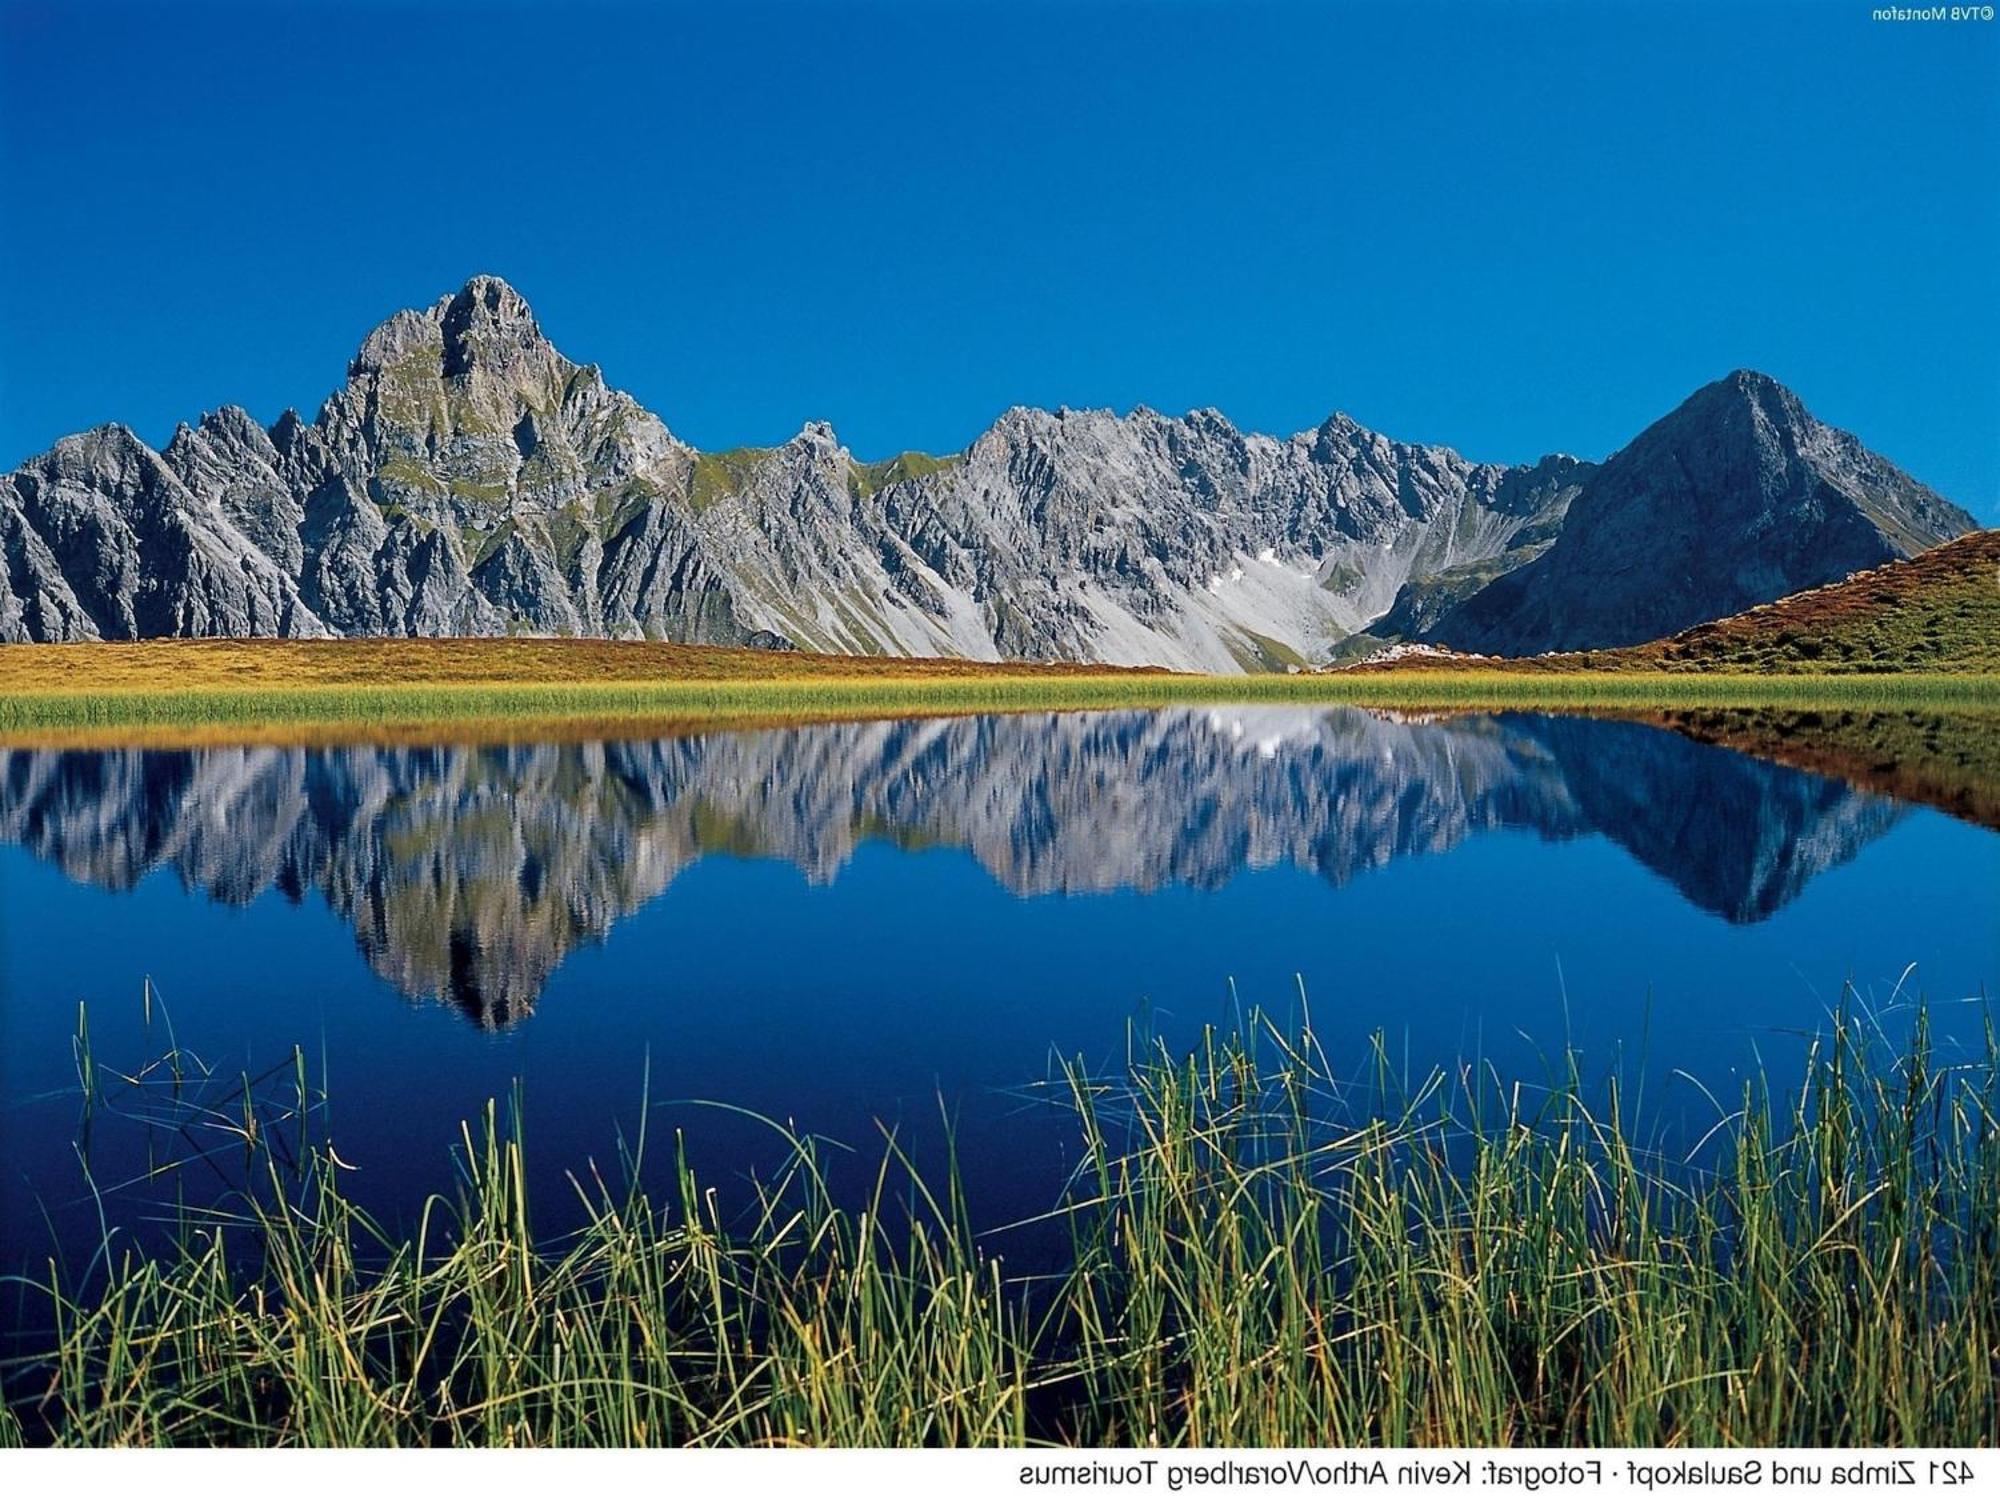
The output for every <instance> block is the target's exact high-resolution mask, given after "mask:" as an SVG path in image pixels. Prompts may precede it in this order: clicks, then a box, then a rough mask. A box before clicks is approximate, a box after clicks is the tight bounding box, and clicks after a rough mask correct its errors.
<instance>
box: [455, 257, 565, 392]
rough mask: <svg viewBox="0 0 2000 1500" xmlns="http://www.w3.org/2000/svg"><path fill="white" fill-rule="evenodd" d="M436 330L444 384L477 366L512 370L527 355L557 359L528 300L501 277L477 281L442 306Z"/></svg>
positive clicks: (480, 277) (484, 277)
mask: <svg viewBox="0 0 2000 1500" xmlns="http://www.w3.org/2000/svg"><path fill="white" fill-rule="evenodd" d="M438 326H439V332H440V333H441V334H442V335H443V339H444V375H445V378H446V379H450V378H451V377H452V376H455V375H464V374H466V373H468V372H469V371H471V370H472V369H473V368H474V367H475V366H479V365H484V366H487V367H488V368H495V367H506V366H510V365H512V364H514V363H515V362H516V360H517V359H518V357H519V356H521V355H524V354H525V355H530V356H538V355H540V354H541V353H542V352H543V351H547V353H548V354H550V355H554V354H555V350H554V349H553V348H551V347H550V345H549V343H548V341H547V340H546V339H544V338H543V337H542V329H541V325H540V324H539V323H537V322H536V321H535V314H534V311H533V310H532V309H531V308H530V307H529V306H528V301H527V299H526V298H525V297H523V296H522V295H521V294H520V293H519V292H517V291H515V290H514V289H513V288H512V287H511V286H509V285H508V284H507V283H506V282H504V281H502V280H501V279H500V278H499V277H498V276H475V277H473V278H472V280H470V281H468V282H466V284H465V285H464V286H463V287H461V288H460V289H459V291H458V293H457V294H456V295H455V296H452V297H450V298H448V299H446V301H445V302H444V304H443V307H442V309H441V311H440V315H439V318H438ZM556 357H557V358H560V356H556Z"/></svg>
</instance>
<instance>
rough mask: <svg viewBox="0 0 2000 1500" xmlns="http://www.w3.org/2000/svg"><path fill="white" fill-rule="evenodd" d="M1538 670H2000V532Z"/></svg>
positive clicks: (1553, 659) (1541, 662) (1551, 661)
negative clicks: (1652, 638)
mask: <svg viewBox="0 0 2000 1500" xmlns="http://www.w3.org/2000/svg"><path fill="white" fill-rule="evenodd" d="M1507 665H1509V666H1512V665H1514V664H1512V663H1509V664H1507ZM1533 665H1535V666H1536V667H1538V668H1539V669H1541V670H1548V671H1559V672H1666V673H1697V672H1700V673H1739V674H1740V673H1761V674H1790V673H1806V674H1812V675H1821V676H1825V675H1846V674H1861V673H1887V672H1923V673H1931V672H1966V673H1986V674H1992V673H1996V672H2000V531H1975V532H1972V533H1970V534H1969V535H1967V536H1962V537H1959V538H1958V539H1957V540H1956V541H1951V542H1946V543H1945V544H1944V545H1943V546H1940V547H1933V548H1931V549H1930V550H1929V551H1927V552H1920V553H1918V554H1917V555H1916V556H1915V557H1911V558H1905V559H1903V560H1901V561H1898V562H1892V563H1885V564H1884V565H1883V566H1881V567H1879V568H1872V569H1870V570H1869V571H1867V572H1865V573H1857V574H1855V575H1854V576H1852V577H1851V578H1848V579H1845V580H1843V581H1842V582H1839V583H1830V584H1827V585H1825V586H1824V587H1821V588H1816V589H1807V590H1805V591H1804V592H1803V593H1798V594H1792V595H1789V596H1788V597H1786V598H1783V599H1780V600H1778V601H1776V602H1775V603H1772V604H1760V605H1758V606H1757V607H1756V608H1754V609H1750V610H1746V611H1744V612H1743V613H1742V614H1738V615H1731V616H1729V617H1728V618H1727V619H1722V620H1713V621H1710V622H1708V623H1707V624H1703V625H1695V626H1692V627H1690V628H1689V629H1687V630H1683V631H1682V632H1681V633H1680V634H1678V635H1674V636H1669V637H1667V638H1666V639H1665V640H1659V641H1653V642H1651V643H1649V644H1647V645H1643V646H1632V647H1628V648H1625V649H1622V650H1617V651H1576V652H1569V653H1565V654H1562V655H1557V656H1550V657H1540V658H1536V660H1535V662H1534V664H1533Z"/></svg>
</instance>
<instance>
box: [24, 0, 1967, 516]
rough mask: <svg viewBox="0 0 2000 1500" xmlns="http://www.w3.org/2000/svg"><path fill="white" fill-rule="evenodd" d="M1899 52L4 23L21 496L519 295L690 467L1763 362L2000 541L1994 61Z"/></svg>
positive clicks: (1531, 17)
mask: <svg viewBox="0 0 2000 1500" xmlns="http://www.w3.org/2000/svg"><path fill="white" fill-rule="evenodd" d="M1869 12H1870V6H1869V5H1868V4H1867V3H1866V0H1856V3H1852V4H1850V3H1845V0H1839V3H1819V4H1805V3H1792V4H1757V3H1741V4H1723V5H1703V4H1695V5H1687V4H1675V5H1670V4H1667V3H1665V0H1661V3H1658V4H1649V5H1640V4H1634V3H1622V4H1621V3H1611V4H1599V5H1591V6H1585V5H1582V4H1575V5H1555V4H1510V5H1501V4H1485V5H1469V4H1450V3H1431V4H1421V5H1411V6H1388V5H1379V6H1341V5H1319V6H1311V7H1305V6H1289V5H1281V4H1249V5H1237V6H1231V7H1227V8H1223V7H1204V6H1196V5H1189V4H1154V5H1140V4H1123V5H1110V4H1105V5H1064V6H1060V7H1053V6H1052V7H1035V6H1026V5H1014V6H1008V7H1004V8H1002V7H989V6H980V5H974V4H970V3H948V0H932V3H907V4H902V5H886V4H882V5H870V6H849V5H832V4H823V5H807V4H793V5H788V6H779V7H771V8H758V7H755V6H743V5H732V6H728V7H723V6H715V7H712V8H704V9H692V8H662V7H652V8H646V9H639V8H626V7H620V6H614V5H607V4H586V5H581V6H577V5H571V6H567V7H562V8H556V7H552V6H550V7H535V6H515V7H508V6H500V5H494V4H477V5H475V4H470V3H437V4H432V5H428V6H423V7H408V6H390V5H384V4H349V5H339V6H336V5H333V4H325V3H318V4H315V3H306V4H296V5H288V6H284V7H277V6H270V7H264V8H260V9H254V10H253V9H236V8H222V7H204V6H201V5H199V4H181V5H175V6H171V7H170V6H167V5H150V6H141V7H137V8H131V9H118V8H110V7H106V6H102V5H93V6H88V7H73V8H69V9H61V10H59V9H57V8H54V7H49V6H42V5H34V4H26V3H19V0H0V27H4V32H3V33H0V201H4V203H5V206H6V222H7V226H8V227H7V229H6V231H5V232H4V233H0V464H10V463H12V462H15V461H17V460H18V459H20V458H22V457H25V456H27V455H28V454H30V453H32V452H35V451H38V450H39V449H41V448H43V447H45V446H46V445H47V444H48V443H49V442H51V441H52V440H53V439H55V438H56V437H57V436H59V435H60V434H62V433H64V432H67V431H72V430H75V429H77V428H80V427H84V426H89V425H91V424H93V423H96V422H99V421H103V420H107V419H118V420H122V421H125V422H128V423H130V424H131V425H133V426H134V427H136V428H137V429H138V430H139V431H140V433H141V434H142V435H143V436H145V437H147V438H148V439H149V440H152V441H154V442H164V441H165V439H166V438H167V437H168V435H169V434H170V433H171V431H172V428H173V424H174V423H175V422H176V421H178V420H181V419H183V418H192V417H194V416H195V415H197V414H198V413H199V412H200V411H202V410H203V409H206V408H210V407H213V406H216V405H219V404H221V403H223V402H225V401H240V402H242V403H243V404H244V405H247V406H248V407H249V408H250V409H251V410H252V411H253V412H254V413H256V414H257V415H258V416H259V417H261V418H263V419H265V420H267V421H268V420H270V419H272V418H274V417H275V416H276V415H277V414H278V413H279V411H281V410H282V409H283V408H284V407H286V406H288V405H296V406H299V407H302V408H304V409H305V410H307V411H308V413H310V412H311V411H312V410H313V409H315V408H316V407H317V405H318V403H319V401H320V400H321V399H322V398H323V397H324V396H325V395H326V393H327V392H328V391H329V390H331V389H332V388H333V387H334V386H335V385H336V384H337V383H338V382H339V380H340V378H341V376H342V373H343V370H344V367H345V362H346V360H347V358H348V357H349V355H350V354H351V353H352V352H353V350H354V348H355V347H356V345H357V344H358V343H359V341H360V339H361V337H362V336H363V335H364V334H365V333H366V331H367V330H368V329H369V328H370V327H371V326H373V325H374V324H375V323H376V322H378V321H379V320H380V319H382V318H383V317H385V316H387V315H388V314H389V313H390V312H392V311H394V310H395V309H396V308H398V307H403V306H409V305H415V304H421V303H428V302H430V301H432V300H434V299H435V298H436V297H438V296H439V295H441V294H442V293H444V292H446V291H449V290H451V289H452V288H454V287H456V286H457V285H459V284H460V283H462V282H463V281H464V280H465V278H466V277H467V276H469V275H471V274H473V273H475V272H480V271H490V272H494V273H497V274H500V275H503V276H506V277H507V278H508V279H510V280H511V281H513V282H514V283H515V284H516V285H517V286H518V287H520V289H521V290H522V291H523V292H524V293H525V294H526V295H527V297H528V298H529V300H530V301H531V302H532V303H533V304H534V306H535V308H536V311H537V313H538V314H539V315H540V317H541V320H542V324H543V327H544V328H545V330H546V331H547V332H548V333H549V335H550V336H551V337H552V338H553V339H554V340H555V341H556V342H557V344H558V345H559V346H560V347H562V348H563V349H564V351H565V352H566V353H568V354H570V355H571V356H572V357H573V358H577V359H581V360H594V361H596V362H598V363H600V364H602V365H603V366H604V368H605V370H606V372H607V374H608V375H609V377H610V378H611V380H612V381H613V383H615V384H617V385H620V386H623V387H624V388H626V389H628V390H630V391H632V392H633V393H634V394H636V395H637V396H638V397H639V398H640V399H641V400H643V401H644V402H645V403H646V404H647V405H648V406H650V407H652V408H653V409H654V410H656V411H658V412H659V413H660V414H661V415H662V416H663V417H664V418H665V419H666V421H667V423H668V425H669V426H671V427H672V428H673V429H674V430H675V431H676V432H678V433H679V434H681V435H682V436H683V437H685V438H687V439H688V440H689V441H691V442H694V443H697V444H699V445H701V446H703V447H726V446H730V445H733V444H738V443H756V442H772V441H777V440H781V439H783V438H784V437H787V436H789V435H790V434H791V433H793V432H795V431H796V430H797V429H798V427H799V425H800V424H801V423H802V422H804V421H806V420H808V419H812V418H825V419H827V420H830V421H832V422H833V424H834V426H835V427H836V429H837V430H838V431H839V432H840V434H841V436H842V437H843V438H844V439H845V440H846V441H847V442H848V444H849V445H850V446H851V447H852V448H853V449H854V450H855V451H856V452H857V453H858V454H860V455H861V456H863V457H876V456H881V455H884V454H887V453H890V452H893V451H896V450H898V449H901V448H906V447H915V448H927V449H932V450H950V449H954V448H958V447H960V446H962V445H964V444H965V443H966V442H967V441H968V440H970V439H971V438H972V437H973V435H974V434H976V433H977V432H978V431H979V429H980V428H982V427H983V426H984V425H985V424H986V423H987V422H989V421H990V420H991V419H992V418H993V416H994V415H995V414H996V413H998V412H999V411H1000V410H1001V409H1003V408H1004V407H1006V406H1008V405H1011V404H1013V403H1016V402H1032V403H1040V404H1046V405H1055V404H1059V403H1067V404H1069V405H1073V406H1086V405H1091V406H1095V405H1109V406H1115V407H1117V408H1119V409H1121V410H1122V409H1125V408H1127V407H1130V406H1132V405H1134V404H1136V403H1141V402H1143V403H1146V404H1149V405H1152V406H1156V407H1160V408H1162V409H1165V410H1168V411H1184V410H1186V409H1188V408H1190V407H1193V406H1208V405H1213V406H1218V407H1220V408H1221V409H1222V410H1223V411H1224V412H1226V413H1227V414H1228V415H1229V416H1230V417H1231V418H1232V419H1234V420H1235V421H1236V422H1238V423H1239V424H1241V425H1244V426H1248V427H1256V428H1260V429H1264V430H1273V431H1281V432H1289V431H1294V430H1297V429H1300V428H1304V427H1308V426H1311V425H1313V424H1315V423H1316V422H1318V421H1320V420H1321V419H1323V418H1324V417H1325V416H1326V414H1327V413H1328V412H1330V411H1332V410H1334V409H1335V408H1340V409H1344V410H1346V411H1348V412H1350V413H1352V414H1353V415H1354V416H1355V417H1357V418H1358V419H1360V420H1362V421H1364V422H1367V423H1369V424H1370V425H1372V426H1376V427H1379V428H1381V429H1383V430H1385V431H1387V432H1390V433H1392V434H1394V435H1396V436H1399V437H1408V438H1413V439H1421V440H1428V441H1443V442H1449V443H1451V444H1453V445H1454V446H1456V447H1458V448H1459V449H1461V451H1463V452H1465V453H1467V454H1469V455H1471V456H1473V457H1475V458H1491V459H1501V460H1516V459H1526V458H1531V457H1534V456H1537V455H1539V454H1541V453H1543V452H1546V451H1550V450H1557V449H1560V450H1565V451H1569V452H1576V453H1582V454H1586V455H1591V456H1596V455H1601V454H1602V453H1604V452H1606V451H1608V450H1610V449H1612V448H1615V447H1617V446H1618V445H1619V444H1620V443H1622V442H1624V441H1625V440H1626V439H1628V438H1630V437H1631V436H1632V435H1633V434H1634V433H1635V432H1636V431H1637V430H1638V429H1639V428H1640V427H1642V426H1643V425H1645V423H1647V422H1649V421H1651V420H1652V419H1653V418H1655V417H1657V416H1659V415H1661V414H1662V413H1663V412H1665V411H1666V410H1668V409H1669V408H1671V407H1672V406H1673V405H1675V404H1676V403H1677V402H1678V401H1679V400H1680V399H1681V398H1682V397H1684V396H1685V395H1686V394H1687V393H1688V392H1689V391H1690V390H1692V389H1693V388H1694V387H1695V386H1697V385H1699V384H1701V383H1702V382H1704V381H1706V380H1710V379H1713V378H1714V377H1716V376H1718V375H1721V374H1723V373H1724V372H1726V371H1728V370H1730V369H1732V368H1734V367H1737V366H1740V365H1751V366H1755V367H1757V368H1760V369H1764V370H1767V371H1769V372H1770V373H1772V374H1774V375H1776V376H1777V377H1778V378H1780V379H1781V380H1784V381H1785V382H1787V383H1788V384H1790V385H1792V386H1793V387H1794V388H1795V389H1797V390H1798V391H1799V392H1800V394H1801V395H1802V396H1803V397H1804V398H1805V400H1806V401H1807V403H1808V404H1809V405H1810V406H1812V407H1813V409H1814V410H1815V411H1817V412H1818V413H1819V414H1820V415H1821V416H1822V417H1825V418H1826V419H1827V420H1829V421H1833V422H1836V423H1838V424H1840V425H1842V426H1847V427H1850V428H1852V429H1854V430H1855V431H1857V432H1859V433H1860V434H1861V436H1862V437H1863V438H1864V439H1865V440H1866V441H1867V442H1868V443H1870V444H1871V445H1872V446H1874V447H1876V448H1878V449H1879V450H1880V451H1882V452H1884V453H1886V454H1888V455H1889V456H1890V457H1892V458H1894V459H1895V460H1897V461H1898V462H1900V463H1902V464H1903V465H1904V466H1905V467H1907V468H1909V469H1910V470H1911V471H1912V472H1914V473H1915V474H1917V475H1918V476H1919V477H1920V478H1923V479H1925V480H1927V481H1929V482H1930V483H1932V484H1934V485H1935V486H1937V487H1938V488H1939V489H1941V490H1943V491H1944V492H1945V493H1946V494H1948V495H1950V496H1952V497H1953V498H1955V499H1957V500H1959V501H1961V502H1962V503H1964V504H1967V505H1968V506H1970V507H1971V508H1973V509H1974V510H1975V511H1976V512H1977V513H1978V514H1979V515H1981V516H1982V518H1984V519H1986V520H1988V521H1996V520H2000V423H1997V422H1996V421H1995V414H1996V412H2000V302H1997V301H1996V298H2000V279H1996V277H1995V276H1994V273H1993V269H1992V268H1993V265H1994V264H1995V261H1996V256H1995V240H1996V231H2000V191H1996V189H1995V184H1996V183H2000V90H1996V88H1995V80H1996V78H2000V26H1995V25H1991V24H1987V25H1980V24H1973V25H1952V24H1949V23H1943V24H1930V25H1924V24H1902V25H1898V24H1891V23H1882V22H1876V21H1873V20H1871V18H1870V14H1869Z"/></svg>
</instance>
